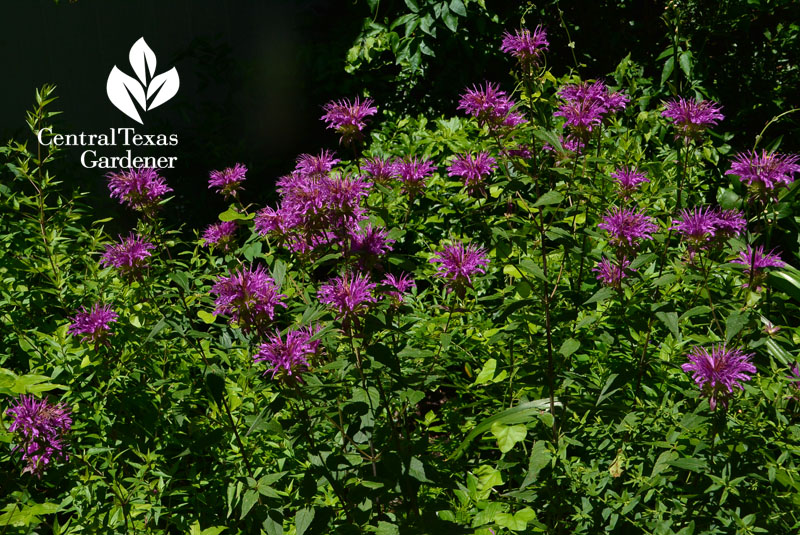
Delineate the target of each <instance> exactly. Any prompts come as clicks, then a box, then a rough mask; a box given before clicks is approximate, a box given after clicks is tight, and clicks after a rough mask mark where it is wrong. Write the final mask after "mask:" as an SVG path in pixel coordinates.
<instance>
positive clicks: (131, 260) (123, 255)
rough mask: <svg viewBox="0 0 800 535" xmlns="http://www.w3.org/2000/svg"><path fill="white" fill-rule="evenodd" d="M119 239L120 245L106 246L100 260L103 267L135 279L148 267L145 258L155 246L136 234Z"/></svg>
mask: <svg viewBox="0 0 800 535" xmlns="http://www.w3.org/2000/svg"><path fill="white" fill-rule="evenodd" d="M119 238H120V243H117V244H114V245H106V251H105V253H103V257H102V258H101V259H100V264H101V265H104V266H105V267H115V268H117V269H119V271H120V273H121V274H122V275H123V276H126V277H129V278H137V277H139V276H140V275H141V272H142V270H144V269H145V268H147V267H148V263H147V258H148V257H150V256H151V253H150V251H151V250H153V249H155V248H156V246H155V245H153V244H152V243H150V242H147V241H145V240H144V239H143V238H142V237H141V236H139V235H138V234H133V233H130V234H129V235H128V237H127V238H123V237H122V236H120V237H119Z"/></svg>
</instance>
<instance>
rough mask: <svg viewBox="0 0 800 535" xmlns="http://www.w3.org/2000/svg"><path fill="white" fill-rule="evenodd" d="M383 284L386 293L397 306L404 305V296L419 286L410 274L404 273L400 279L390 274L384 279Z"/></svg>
mask: <svg viewBox="0 0 800 535" xmlns="http://www.w3.org/2000/svg"><path fill="white" fill-rule="evenodd" d="M382 284H383V285H384V286H385V287H386V290H384V292H385V293H386V295H387V296H388V297H389V298H390V299H391V300H392V302H393V303H394V304H395V305H399V304H400V303H402V302H403V295H404V294H406V293H407V292H408V291H409V290H410V289H411V288H416V286H417V283H416V282H414V279H412V278H411V275H409V274H408V273H402V274H401V275H400V276H399V277H397V276H395V275H392V274H391V273H389V274H387V275H386V277H385V278H384V279H383V282H382Z"/></svg>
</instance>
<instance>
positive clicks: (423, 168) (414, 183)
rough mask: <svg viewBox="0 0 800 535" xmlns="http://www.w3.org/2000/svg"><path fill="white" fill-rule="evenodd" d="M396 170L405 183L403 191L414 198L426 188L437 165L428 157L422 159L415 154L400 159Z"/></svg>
mask: <svg viewBox="0 0 800 535" xmlns="http://www.w3.org/2000/svg"><path fill="white" fill-rule="evenodd" d="M394 170H395V173H396V174H395V176H396V177H397V179H398V180H400V182H401V183H402V185H403V192H405V193H406V194H407V195H408V196H409V197H411V198H412V199H413V198H414V197H416V196H417V195H418V194H419V193H420V192H422V190H423V189H424V188H425V181H426V180H427V178H428V177H429V176H431V174H433V172H434V171H436V165H434V163H433V162H432V161H430V160H428V159H422V160H420V159H418V158H417V157H416V156H414V157H407V158H404V159H402V160H398V161H397V162H396V163H395V167H394Z"/></svg>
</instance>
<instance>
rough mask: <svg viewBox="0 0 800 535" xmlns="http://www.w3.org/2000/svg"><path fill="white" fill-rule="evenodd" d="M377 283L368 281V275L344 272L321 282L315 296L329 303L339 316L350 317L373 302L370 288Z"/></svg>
mask: <svg viewBox="0 0 800 535" xmlns="http://www.w3.org/2000/svg"><path fill="white" fill-rule="evenodd" d="M376 286H377V284H375V283H373V282H370V279H369V275H364V274H361V273H356V274H353V273H345V274H344V275H342V276H340V277H335V278H334V279H332V280H330V281H328V282H326V283H325V284H323V285H322V286H321V287H320V289H319V292H318V293H317V296H318V297H319V300H320V302H321V303H323V304H326V305H329V306H330V307H331V308H332V309H334V310H335V311H336V313H337V315H338V316H339V317H344V318H348V319H349V318H352V317H356V316H357V315H358V314H359V313H361V312H363V311H364V310H366V309H367V307H369V304H370V303H375V302H376V299H375V298H374V297H373V296H372V289H373V288H375V287H376Z"/></svg>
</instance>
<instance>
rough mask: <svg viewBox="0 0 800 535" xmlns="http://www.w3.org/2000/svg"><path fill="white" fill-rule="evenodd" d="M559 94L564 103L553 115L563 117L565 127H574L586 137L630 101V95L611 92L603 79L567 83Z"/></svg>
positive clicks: (581, 136) (576, 132) (580, 135)
mask: <svg viewBox="0 0 800 535" xmlns="http://www.w3.org/2000/svg"><path fill="white" fill-rule="evenodd" d="M558 96H559V97H561V99H562V100H563V102H562V103H561V105H559V107H558V110H557V111H556V112H555V113H553V115H554V116H556V117H563V118H564V119H565V121H564V124H563V127H564V128H566V127H570V128H571V129H572V131H573V132H575V134H577V135H578V136H579V137H580V138H582V139H585V138H586V137H588V135H589V133H590V132H591V131H592V130H593V129H594V127H596V126H600V125H601V124H602V123H603V119H605V118H606V117H607V116H609V115H611V114H612V113H616V112H617V111H619V110H622V109H625V106H626V105H627V104H628V97H627V96H626V95H624V94H623V93H616V92H611V91H609V90H608V88H607V87H606V84H605V83H603V82H602V81H596V82H593V83H591V84H590V83H588V82H581V83H579V84H570V85H566V86H564V87H562V88H561V89H560V90H559V91H558Z"/></svg>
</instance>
